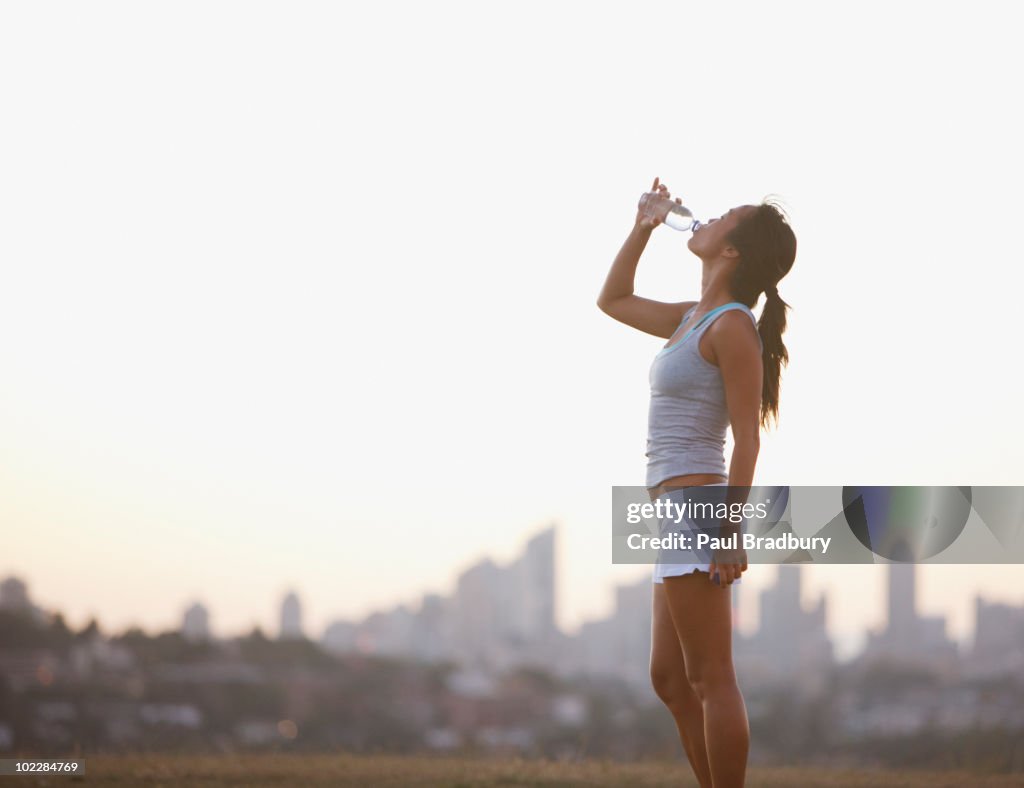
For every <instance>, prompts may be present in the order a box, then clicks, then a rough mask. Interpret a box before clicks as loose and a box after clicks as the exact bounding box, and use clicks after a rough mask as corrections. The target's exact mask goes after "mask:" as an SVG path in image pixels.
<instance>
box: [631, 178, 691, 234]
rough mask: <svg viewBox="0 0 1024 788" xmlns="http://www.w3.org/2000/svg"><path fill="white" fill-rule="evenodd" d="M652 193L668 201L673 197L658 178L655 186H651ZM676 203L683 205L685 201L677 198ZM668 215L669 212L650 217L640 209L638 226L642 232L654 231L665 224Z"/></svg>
mask: <svg viewBox="0 0 1024 788" xmlns="http://www.w3.org/2000/svg"><path fill="white" fill-rule="evenodd" d="M651 193H652V194H657V195H658V196H659V197H664V198H665V199H666V200H671V199H672V195H671V193H670V192H669V190H668V187H667V186H666V185H665V184H664V183H660V182H659V180H658V179H657V178H655V179H654V185H653V186H651ZM676 203H678V204H679V205H682V204H683V201H682V200H681V199H680V198H679V197H676ZM667 214H668V211H667V210H663V211H660V212H659V213H658V214H657V215H656V216H650V215H649V214H647V213H645V212H644V211H643V210H640V209H638V210H637V213H636V226H637V227H639V228H640V229H642V230H653V229H654V228H655V227H657V226H658V225H659V224H662V223H664V221H665V216H666V215H667Z"/></svg>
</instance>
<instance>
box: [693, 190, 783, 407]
mask: <svg viewBox="0 0 1024 788" xmlns="http://www.w3.org/2000/svg"><path fill="white" fill-rule="evenodd" d="M689 247H690V251H692V252H693V253H694V254H696V255H697V256H698V257H700V258H701V259H703V260H714V259H719V260H725V261H727V262H728V263H729V264H730V265H731V266H732V270H731V273H730V274H729V291H730V292H731V294H732V297H733V299H734V300H736V301H739V302H741V303H743V304H746V305H747V306H748V307H751V308H752V307H753V306H754V304H755V303H757V299H758V296H760V295H761V293H766V294H767V298H766V300H765V305H764V309H762V310H761V317H760V319H759V320H758V323H757V330H758V333H760V335H761V341H762V342H763V344H764V351H763V355H762V361H763V362H764V363H763V366H764V381H763V385H762V390H761V424H762V425H763V426H766V427H767V426H768V420H769V417H771V416H774V418H775V420H776V421H778V417H779V381H780V378H781V374H782V366H783V365H785V364H787V363H788V362H789V353H788V351H787V350H786V346H785V345H784V344H783V342H782V334H783V333H784V332H785V330H786V309H787V308H788V307H789V305H788V304H787V303H786V302H785V301H783V300H782V296H780V295H779V294H778V291H777V290H775V286H776V284H777V283H778V281H779V280H780V279H782V278H783V277H784V276H785V275H786V274H788V273H789V271H790V269H791V268H792V267H793V262H794V260H795V259H796V235H795V234H794V233H793V229H792V228H791V227H790V226H789V220H788V219H787V217H786V214H785V212H784V210H783V209H782V207H781V206H780V205H779V204H778V203H776V202H775V201H773V200H772V199H771V198H768V199H766V200H764V201H763V202H762V203H761V204H760V205H741V206H739V207H737V208H732V209H731V210H729V211H727V212H726V213H724V214H723V215H722V216H720V217H719V218H718V219H712V220H711V221H710V222H708V223H707V224H706V225H705V226H703V227H701V228H699V229H698V230H697V232H695V233H694V234H693V236H692V237H691V238H690V242H689Z"/></svg>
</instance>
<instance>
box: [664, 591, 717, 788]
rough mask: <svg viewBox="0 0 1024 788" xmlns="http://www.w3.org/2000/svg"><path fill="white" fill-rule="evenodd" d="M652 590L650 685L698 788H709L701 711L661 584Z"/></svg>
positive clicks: (708, 772)
mask: <svg viewBox="0 0 1024 788" xmlns="http://www.w3.org/2000/svg"><path fill="white" fill-rule="evenodd" d="M651 585H652V586H653V587H654V601H653V612H654V615H653V620H652V623H651V684H652V685H653V686H654V691H655V693H656V694H657V695H658V697H659V698H661V700H662V702H663V703H664V704H665V705H666V706H667V707H668V710H669V711H670V712H672V718H673V719H674V720H675V722H676V728H678V730H679V738H680V739H681V740H682V742H683V750H685V751H686V757H687V759H688V760H689V761H690V766H691V767H692V768H693V773H694V774H695V775H696V777H697V782H699V783H700V785H701V788H711V769H710V767H709V766H708V755H707V751H706V749H705V746H704V711H703V710H702V709H701V702H700V698H698V697H697V694H696V693H695V692H694V691H693V687H691V686H690V682H689V680H688V679H687V678H686V663H685V662H684V660H683V650H682V647H681V646H680V645H679V636H678V635H677V634H676V628H675V624H673V623H672V615H671V614H670V613H669V609H668V600H667V599H666V596H665V584H664V583H651Z"/></svg>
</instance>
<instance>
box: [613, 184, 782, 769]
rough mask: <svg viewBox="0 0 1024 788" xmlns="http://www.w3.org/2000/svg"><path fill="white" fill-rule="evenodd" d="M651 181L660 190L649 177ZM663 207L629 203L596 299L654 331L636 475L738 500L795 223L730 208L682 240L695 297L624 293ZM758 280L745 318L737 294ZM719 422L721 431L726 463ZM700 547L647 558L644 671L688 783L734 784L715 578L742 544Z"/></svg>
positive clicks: (740, 722) (735, 736) (736, 710)
mask: <svg viewBox="0 0 1024 788" xmlns="http://www.w3.org/2000/svg"><path fill="white" fill-rule="evenodd" d="M653 190H654V191H655V192H656V193H658V194H660V195H662V196H664V197H666V198H668V199H671V194H670V193H669V190H668V188H667V187H666V186H665V185H664V184H660V183H659V182H658V179H657V178H655V179H654V187H653ZM676 202H677V203H679V202H681V201H680V200H679V198H676ZM663 219H664V216H659V217H650V216H648V215H645V214H644V213H643V212H639V213H638V214H637V217H636V220H635V222H634V225H633V229H632V231H631V232H630V234H629V237H628V238H627V239H626V242H625V243H624V244H623V246H622V249H621V250H620V251H619V254H618V256H617V257H616V258H615V261H614V263H613V264H612V268H611V271H610V272H609V273H608V278H607V280H606V281H605V284H604V288H603V289H602V291H601V294H600V296H599V297H598V301H597V304H598V306H599V307H600V308H601V310H602V311H603V312H605V313H606V314H608V315H610V316H611V317H614V318H615V319H616V320H619V321H621V322H623V323H626V324H627V325H630V326H633V327H634V328H637V329H639V330H641V331H644V332H646V333H648V334H653V335H654V336H657V337H664V338H667V339H668V342H667V343H666V345H665V346H664V347H663V348H662V349H661V350H660V351H659V353H658V355H657V356H656V357H655V360H654V362H653V364H652V366H651V373H650V382H651V405H650V412H649V422H648V438H647V455H646V456H647V488H648V491H649V493H650V497H651V500H654V499H656V498H659V497H662V496H666V497H674V498H677V499H679V500H682V499H684V498H686V497H689V496H698V497H700V499H701V500H706V499H707V497H708V494H711V495H714V494H716V493H717V494H718V495H720V496H722V497H723V498H725V499H727V500H728V502H729V503H733V502H736V501H738V502H745V501H746V496H747V493H748V492H749V488H750V486H751V484H752V482H753V478H754V466H755V464H756V462H757V455H758V451H759V448H760V437H759V435H760V430H761V427H767V426H768V420H769V418H770V417H774V418H775V420H776V422H777V421H778V407H779V377H780V374H781V367H782V365H783V364H784V363H787V362H788V360H789V356H788V353H787V352H786V347H785V345H783V343H782V333H783V332H784V331H785V328H786V308H787V304H786V303H785V302H784V301H783V300H782V299H781V298H780V296H779V294H778V291H777V290H776V287H775V286H776V284H777V283H778V281H779V280H780V279H782V277H784V276H785V275H786V274H787V273H789V270H790V269H791V268H792V267H793V261H794V259H795V257H796V237H795V236H794V234H793V231H792V229H791V228H790V226H789V224H788V223H787V221H786V219H785V216H784V214H783V213H782V212H781V211H780V209H779V208H778V207H777V206H776V205H775V204H774V203H772V202H770V201H766V202H763V203H762V204H761V205H742V206H739V207H737V208H733V209H731V210H730V211H728V212H726V213H725V214H723V215H722V216H720V217H719V218H717V219H712V220H711V221H709V222H708V223H707V224H705V225H703V226H701V227H699V228H698V229H697V231H696V232H694V233H693V235H692V236H691V237H690V239H689V241H688V243H687V247H688V248H689V250H690V251H691V252H693V253H694V254H695V255H696V256H697V257H699V258H700V260H701V263H702V276H701V297H700V300H699V301H696V302H694V301H682V302H679V303H663V302H660V301H652V300H650V299H647V298H641V297H640V296H637V295H634V294H633V279H634V276H635V273H636V266H637V263H638V262H639V260H640V255H641V254H642V252H643V250H644V248H645V247H646V246H647V241H648V240H649V238H650V236H651V232H652V231H653V230H654V228H655V227H657V226H658V225H659V224H661V223H662V221H663ZM761 293H765V294H766V302H765V305H764V308H763V309H762V311H761V318H760V320H758V319H757V318H755V317H754V313H753V312H752V311H751V307H752V306H753V305H754V304H755V303H756V302H757V299H758V297H759V296H760V294H761ZM727 426H731V428H732V434H733V442H734V448H733V452H732V457H731V460H730V464H729V473H728V476H726V474H725V457H724V447H725V431H726V427H727ZM695 488H697V489H696V490H695ZM709 558H710V560H708V561H707V562H705V563H661V562H659V563H658V564H657V565H656V566H655V568H654V575H653V580H654V583H653V596H654V599H653V626H652V633H651V634H652V645H651V681H652V684H653V686H654V690H655V692H656V693H657V695H658V697H659V698H661V700H662V701H663V702H664V703H665V705H666V706H668V708H669V711H671V713H672V716H673V718H674V719H675V722H676V727H677V728H678V729H679V735H680V738H681V739H682V742H683V748H684V749H685V751H686V756H687V758H688V759H689V762H690V765H691V766H692V767H693V771H694V774H695V775H696V777H697V780H698V781H699V782H700V784H701V786H714V788H723V787H724V786H737V785H743V781H744V776H745V774H746V765H747V752H748V750H749V745H750V729H749V726H748V723H747V713H746V707H745V705H744V703H743V696H742V694H741V693H740V689H739V685H738V684H737V681H736V674H735V671H734V669H733V664H732V620H731V618H732V609H731V604H730V603H731V593H730V591H729V589H730V586H731V585H732V584H733V583H734V582H739V578H740V575H742V573H743V572H744V571H746V569H747V557H746V553H745V552H744V551H743V550H742V549H739V550H734V551H725V550H716V551H714V553H713V554H710V555H709Z"/></svg>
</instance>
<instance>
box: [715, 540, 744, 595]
mask: <svg viewBox="0 0 1024 788" xmlns="http://www.w3.org/2000/svg"><path fill="white" fill-rule="evenodd" d="M714 556H715V557H714V558H713V559H712V561H711V566H710V568H709V569H708V577H709V578H710V580H711V582H712V583H717V584H718V585H720V586H729V585H732V582H733V581H734V580H736V579H737V578H738V577H739V576H740V575H742V574H743V573H744V572H746V571H747V551H746V550H744V549H743V548H742V547H738V548H736V549H735V550H715V552H714ZM716 574H717V577H716Z"/></svg>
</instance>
